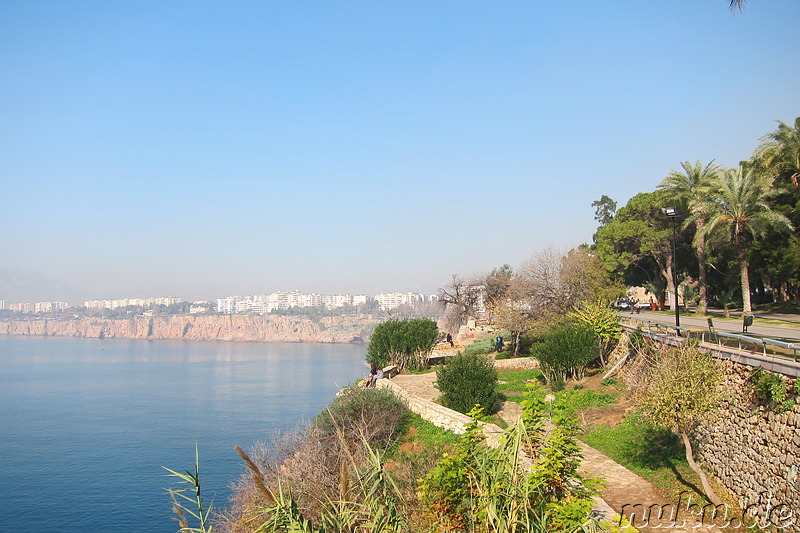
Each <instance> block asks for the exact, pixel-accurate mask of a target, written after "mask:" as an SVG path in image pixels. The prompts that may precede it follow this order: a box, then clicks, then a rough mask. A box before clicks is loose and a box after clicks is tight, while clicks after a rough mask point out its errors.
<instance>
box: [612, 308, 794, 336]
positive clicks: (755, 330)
mask: <svg viewBox="0 0 800 533" xmlns="http://www.w3.org/2000/svg"><path fill="white" fill-rule="evenodd" d="M620 315H621V316H622V317H623V318H625V317H633V318H635V319H638V320H645V321H647V320H651V321H653V322H659V323H661V324H667V325H670V326H674V325H675V315H674V314H669V313H659V312H655V313H654V312H652V311H642V312H641V313H630V312H623V313H620ZM771 316H774V317H775V319H777V318H778V315H765V316H758V315H756V316H755V317H754V320H753V325H752V326H750V327H748V328H747V333H744V335H752V336H754V337H768V338H770V339H783V340H789V341H791V342H800V322H790V321H789V320H783V321H782V323H781V324H778V325H776V324H764V323H763V322H762V321H763V320H765V319H766V318H767V317H771ZM791 318H794V319H795V320H796V318H795V317H794V316H793V315H792V316H791ZM711 319H712V320H713V322H714V329H716V330H718V331H725V332H728V333H739V334H742V319H741V318H736V319H735V320H731V319H723V318H721V317H716V316H713V317H711ZM760 322H761V323H760ZM681 327H684V328H689V329H693V330H698V329H704V330H708V320H707V319H705V318H694V317H688V316H683V315H681Z"/></svg>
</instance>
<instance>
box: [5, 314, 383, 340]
mask: <svg viewBox="0 0 800 533" xmlns="http://www.w3.org/2000/svg"><path fill="white" fill-rule="evenodd" d="M378 322H379V319H378V318H375V317H372V316H369V315H360V316H334V317H322V318H319V319H316V320H312V319H310V318H308V317H302V316H273V315H265V316H249V315H170V316H155V317H144V316H138V317H133V318H125V319H108V318H94V317H76V318H63V319H31V320H6V321H0V335H46V336H60V337H85V338H94V339H148V340H191V341H217V340H220V341H249V342H322V343H359V342H365V341H366V340H367V339H368V338H369V336H370V335H371V333H372V330H373V329H374V327H375V325H376V324H377V323H378Z"/></svg>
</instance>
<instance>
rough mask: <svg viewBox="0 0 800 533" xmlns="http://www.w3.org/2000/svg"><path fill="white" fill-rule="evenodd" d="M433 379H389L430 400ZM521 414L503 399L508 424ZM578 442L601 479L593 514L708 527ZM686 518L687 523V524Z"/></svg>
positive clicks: (645, 527) (434, 394) (641, 524)
mask: <svg viewBox="0 0 800 533" xmlns="http://www.w3.org/2000/svg"><path fill="white" fill-rule="evenodd" d="M507 361H509V362H507ZM515 361H519V360H498V361H496V362H495V363H496V364H497V366H498V367H500V366H510V365H512V364H518V363H515ZM435 381H436V373H435V372H431V373H428V374H417V375H410V374H401V375H399V376H396V377H394V378H393V379H392V382H393V383H394V384H395V385H397V386H399V387H401V388H402V389H403V390H404V391H405V392H406V393H408V394H409V395H412V396H415V397H418V398H422V399H425V400H431V401H435V400H436V399H437V398H438V396H439V391H438V389H436V387H435V386H434V382H435ZM521 414H522V409H521V407H520V406H519V404H517V403H515V402H505V405H504V406H503V408H502V409H501V411H500V416H501V417H502V418H503V419H504V420H505V421H506V422H508V423H509V424H512V423H515V422H516V421H517V420H518V419H519V416H520V415H521ZM578 442H579V444H580V446H581V451H582V452H583V457H584V459H583V462H582V463H581V466H582V467H583V468H584V469H585V471H586V472H587V474H588V475H589V476H591V477H597V478H600V479H602V480H604V482H605V487H604V488H603V489H601V490H600V496H601V498H596V502H597V505H596V506H595V509H594V510H595V513H596V514H600V515H602V516H603V517H605V518H607V519H609V520H611V519H613V517H614V516H615V515H617V514H619V513H622V512H623V511H626V513H625V514H626V516H628V515H629V514H630V513H631V512H633V513H635V520H634V521H633V524H634V525H635V526H636V527H637V528H638V529H639V530H640V531H651V530H652V531H656V530H657V529H662V530H663V529H669V530H670V531H671V532H674V533H682V532H688V531H693V532H710V531H712V529H711V528H707V527H703V526H702V525H701V524H698V523H696V522H695V521H693V520H691V521H690V520H686V522H687V524H683V523H682V522H683V517H682V516H681V517H679V519H678V520H677V521H676V520H675V517H674V516H672V517H671V516H670V514H671V511H672V508H671V507H670V506H669V503H670V502H668V501H667V500H666V499H665V498H664V496H663V495H662V494H661V492H660V491H659V490H658V489H657V488H656V487H655V486H654V485H652V484H651V483H650V482H649V481H647V480H645V479H643V478H642V477H640V476H638V475H637V474H635V473H634V472H631V471H630V470H628V469H627V468H625V467H624V466H622V465H620V464H618V463H616V462H614V461H613V460H612V459H611V458H609V457H608V456H607V455H605V454H603V453H601V452H599V451H597V450H595V449H594V448H592V447H590V446H587V445H586V444H584V443H582V442H580V441H578ZM648 509H649V510H650V512H649V518H648V519H647V520H646V521H645V520H644V519H643V518H645V517H643V515H647V514H648ZM659 510H663V514H662V516H661V517H660V518H659V517H658V516H657V514H656V513H658V512H659ZM682 514H684V513H682ZM646 522H648V523H646ZM689 522H691V525H689V524H688V523H689ZM717 529H718V528H717Z"/></svg>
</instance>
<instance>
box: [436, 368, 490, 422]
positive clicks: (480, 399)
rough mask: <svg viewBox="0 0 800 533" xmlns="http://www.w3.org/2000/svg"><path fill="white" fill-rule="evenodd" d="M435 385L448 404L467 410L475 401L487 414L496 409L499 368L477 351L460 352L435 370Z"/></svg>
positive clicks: (444, 402) (463, 410)
mask: <svg viewBox="0 0 800 533" xmlns="http://www.w3.org/2000/svg"><path fill="white" fill-rule="evenodd" d="M436 387H437V388H438V389H439V390H440V391H441V392H442V396H441V398H440V401H441V403H442V405H444V406H445V407H449V408H450V409H454V410H456V411H458V412H460V413H468V412H469V411H470V410H471V409H472V408H473V407H475V405H476V404H478V405H480V406H481V412H482V413H483V414H485V415H488V414H492V413H494V412H495V411H496V407H497V403H498V402H499V395H498V394H497V392H496V391H495V389H496V387H497V370H495V368H494V365H493V364H492V361H491V360H489V359H486V358H485V357H483V356H480V355H475V354H460V355H457V356H455V357H453V358H452V359H451V360H450V361H449V362H448V363H447V365H446V366H443V367H441V368H440V369H439V370H437V371H436Z"/></svg>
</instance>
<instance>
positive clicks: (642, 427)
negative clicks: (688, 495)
mask: <svg viewBox="0 0 800 533" xmlns="http://www.w3.org/2000/svg"><path fill="white" fill-rule="evenodd" d="M579 438H580V439H581V440H582V441H583V442H585V443H586V444H588V445H589V446H591V447H592V448H595V449H597V450H599V451H601V452H603V453H604V454H606V455H608V456H609V457H610V458H612V459H613V460H614V461H616V462H617V463H619V464H621V465H622V466H624V467H626V468H628V469H629V470H632V471H633V472H635V473H636V474H638V475H640V476H641V477H643V478H644V479H646V480H648V481H650V483H652V484H653V485H655V486H656V487H658V488H659V489H660V490H661V491H662V492H663V493H664V496H665V497H667V498H668V499H669V500H670V501H678V497H679V495H680V493H681V492H684V491H690V492H692V493H694V495H695V496H693V497H694V498H700V500H702V501H705V497H704V496H703V493H702V488H701V487H702V486H701V484H700V480H699V479H698V477H697V475H696V474H695V473H694V472H693V471H692V470H691V469H690V468H689V465H688V464H687V462H686V455H685V452H684V449H683V445H682V443H681V442H680V439H679V438H678V436H677V435H676V434H674V433H672V432H671V431H666V430H662V429H658V428H655V427H653V426H652V425H650V424H649V423H647V421H645V420H643V419H642V418H641V416H639V415H638V414H633V415H630V416H628V417H627V418H625V419H623V420H622V421H621V422H620V423H619V424H617V425H616V426H614V427H608V426H594V427H591V428H589V429H588V430H587V431H586V433H585V434H583V435H580V436H579Z"/></svg>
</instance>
